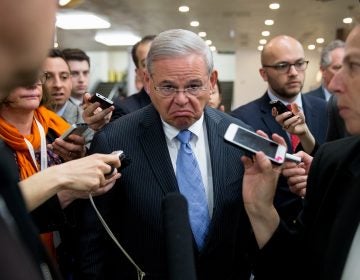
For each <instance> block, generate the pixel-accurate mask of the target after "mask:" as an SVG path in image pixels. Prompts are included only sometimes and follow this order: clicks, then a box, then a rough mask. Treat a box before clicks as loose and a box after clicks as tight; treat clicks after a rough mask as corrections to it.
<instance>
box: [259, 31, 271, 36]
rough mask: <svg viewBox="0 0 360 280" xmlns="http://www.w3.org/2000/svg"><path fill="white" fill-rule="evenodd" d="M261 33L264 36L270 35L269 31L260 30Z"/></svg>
mask: <svg viewBox="0 0 360 280" xmlns="http://www.w3.org/2000/svg"><path fill="white" fill-rule="evenodd" d="M261 35H262V36H264V37H267V36H270V31H263V32H261Z"/></svg>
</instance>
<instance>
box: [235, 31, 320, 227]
mask: <svg viewBox="0 0 360 280" xmlns="http://www.w3.org/2000/svg"><path fill="white" fill-rule="evenodd" d="M261 64H262V67H261V68H260V70H259V72H260V75H261V77H262V78H263V80H264V81H265V82H267V84H268V89H267V91H266V92H265V94H264V95H263V96H261V97H260V98H258V99H256V100H254V101H251V102H249V103H248V104H245V105H242V106H240V107H238V108H237V109H235V110H233V111H232V112H231V115H233V116H234V117H236V118H239V119H241V120H242V121H244V122H245V123H247V124H248V125H250V126H252V127H253V128H254V129H256V130H257V129H260V130H262V131H264V132H265V133H266V134H267V135H272V134H273V133H277V134H278V135H280V136H282V137H283V138H284V139H286V144H287V147H288V153H293V152H294V151H296V149H304V150H305V151H307V152H308V153H312V152H314V151H315V150H316V148H315V147H316V146H317V144H316V143H318V144H322V143H324V142H325V135H326V130H327V115H326V102H325V101H324V100H321V99H319V98H315V97H313V96H308V95H304V94H302V93H301V90H302V87H303V84H304V79H305V70H306V68H307V65H308V61H307V60H306V59H305V55H304V50H303V47H302V45H301V44H300V42H298V41H297V40H296V39H294V38H292V37H289V36H284V35H281V36H277V37H275V38H273V39H272V40H270V41H269V42H268V43H267V44H266V45H265V46H264V49H263V51H262V53H261ZM271 100H280V101H281V102H283V103H284V104H285V105H290V104H291V103H293V105H296V107H297V108H298V109H299V110H300V111H301V112H302V114H303V115H304V117H305V125H306V127H305V129H303V130H302V132H301V133H298V132H296V131H295V130H291V129H292V128H293V127H289V126H288V125H287V123H286V126H285V125H280V124H279V123H278V122H277V120H276V118H274V116H273V113H272V107H271V105H270V104H269V102H270V101H271ZM295 118H297V116H296V117H295ZM290 121H291V122H292V121H293V120H289V121H287V122H290ZM295 124H296V120H295ZM289 129H290V130H291V131H290V130H289ZM288 131H289V132H291V133H293V134H296V133H297V136H298V137H299V138H300V139H299V140H300V143H299V145H298V146H296V147H295V146H293V145H294V143H293V141H291V139H292V137H293V136H292V135H291V134H290V133H289V132H288ZM275 204H276V206H277V209H278V210H279V212H280V213H281V215H282V216H283V218H284V219H285V220H288V221H290V222H292V221H293V220H294V219H295V218H296V216H297V214H298V213H299V211H300V210H301V208H302V199H301V197H299V196H298V195H296V194H293V193H292V192H291V191H290V190H289V187H288V185H287V182H286V178H284V177H281V178H280V180H279V185H278V192H277V195H276V201H275Z"/></svg>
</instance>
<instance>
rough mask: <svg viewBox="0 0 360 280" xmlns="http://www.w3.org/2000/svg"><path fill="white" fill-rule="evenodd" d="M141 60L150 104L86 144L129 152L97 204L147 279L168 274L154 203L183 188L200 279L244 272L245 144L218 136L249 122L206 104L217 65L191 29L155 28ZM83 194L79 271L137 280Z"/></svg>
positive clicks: (249, 239) (247, 241)
mask: <svg viewBox="0 0 360 280" xmlns="http://www.w3.org/2000/svg"><path fill="white" fill-rule="evenodd" d="M146 68H147V70H146V71H145V73H144V82H145V89H146V92H148V94H149V96H150V99H151V104H150V105H148V106H146V107H144V108H142V109H140V110H138V111H136V112H133V113H131V114H128V115H126V116H123V117H121V118H119V119H117V120H115V121H113V122H110V123H109V124H108V125H107V126H105V127H104V128H103V129H102V130H101V131H99V132H98V133H97V134H96V135H95V137H94V139H93V142H92V144H91V147H90V152H92V153H98V152H105V153H107V152H111V151H112V150H119V149H121V150H123V151H124V152H125V153H126V154H127V155H128V156H129V158H130V159H131V164H130V165H129V166H128V167H126V168H125V169H124V170H123V171H122V176H121V179H120V180H119V181H117V183H116V185H115V186H114V188H113V191H112V192H111V193H108V194H107V195H105V196H104V197H102V198H100V199H96V201H95V204H96V205H97V206H98V208H99V211H100V213H101V214H102V215H103V217H104V220H105V221H106V222H107V223H108V224H109V227H110V229H111V230H112V231H113V232H114V234H115V236H116V238H117V239H118V241H119V242H120V244H121V245H123V246H124V248H125V249H126V251H127V252H128V253H129V255H130V257H131V258H132V259H133V260H134V262H135V263H136V264H137V265H138V267H140V268H141V270H142V271H144V272H145V273H146V276H145V278H144V279H169V275H168V267H167V263H166V250H165V247H166V246H165V233H164V229H163V227H162V223H163V221H162V209H161V204H162V200H163V199H164V198H165V196H166V195H167V194H168V193H173V192H175V193H179V192H180V193H181V194H183V195H184V196H185V197H186V198H187V201H188V205H189V215H190V224H191V230H192V233H193V248H194V252H195V253H194V254H195V266H196V270H197V276H198V278H197V279H198V280H203V279H206V280H211V279H249V277H250V265H249V263H250V258H251V254H249V252H248V248H249V247H251V246H252V244H253V241H254V240H253V236H252V233H251V230H250V227H249V222H248V220H247V218H246V213H245V212H244V207H243V204H242V201H241V190H240V189H239V186H240V185H241V181H242V174H243V166H242V165H241V164H240V156H241V155H243V152H242V151H241V150H240V149H238V148H236V147H235V146H233V145H231V144H230V143H227V142H225V141H224V134H225V131H226V129H227V127H228V126H229V125H230V123H237V124H238V125H242V126H245V127H247V128H249V127H248V126H247V125H245V124H244V123H243V122H242V121H240V120H238V119H236V118H232V117H231V116H229V115H227V114H225V113H223V112H221V111H219V110H217V109H213V108H210V107H208V106H207V104H208V101H209V98H210V94H211V93H212V92H213V89H214V86H215V84H216V80H217V71H216V70H214V69H213V60H212V53H211V50H210V49H209V47H208V46H207V45H206V44H205V42H204V40H203V39H201V38H200V37H199V36H198V35H196V34H195V33H193V32H190V31H187V30H179V29H176V30H169V31H165V32H162V33H160V34H159V35H158V36H156V38H155V39H154V41H153V42H152V45H151V48H150V51H149V53H148V56H147V66H146ZM185 138H187V139H185ZM189 138H190V139H189ZM185 154H187V155H189V156H191V157H192V161H191V163H190V162H188V160H189V158H188V157H187V156H186V155H185ZM185 163H188V164H185ZM189 167H190V170H188V169H189ZM185 170H187V172H185ZM193 179H197V181H196V183H195V184H193ZM190 185H191V187H192V188H190ZM187 187H188V188H187ZM192 195H193V196H192ZM195 195H196V198H195ZM85 203H87V204H88V205H87V207H85V209H84V212H83V213H82V215H83V217H84V221H85V222H84V226H83V228H82V237H81V240H80V241H79V244H80V248H79V250H78V251H79V252H81V254H82V256H81V257H80V259H81V260H82V263H81V264H80V265H79V267H80V268H81V270H82V271H81V274H80V275H79V276H78V278H79V279H136V269H135V267H134V266H133V265H132V264H131V263H130V261H129V260H128V259H127V258H126V257H125V256H124V254H123V253H122V252H121V251H120V250H119V248H117V247H116V245H115V244H114V243H113V241H112V240H110V239H109V238H108V236H107V233H106V232H105V230H104V228H103V226H102V225H101V223H100V222H99V220H98V218H97V217H96V214H95V212H94V211H93V209H92V208H91V205H90V204H89V203H88V202H85ZM194 213H195V214H196V213H197V214H199V216H200V217H201V219H196V215H193V214H194ZM197 222H200V224H198V223H197ZM189 253H190V254H192V252H189ZM170 257H171V256H170ZM184 261H185V260H184Z"/></svg>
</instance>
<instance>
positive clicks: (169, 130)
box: [161, 113, 204, 142]
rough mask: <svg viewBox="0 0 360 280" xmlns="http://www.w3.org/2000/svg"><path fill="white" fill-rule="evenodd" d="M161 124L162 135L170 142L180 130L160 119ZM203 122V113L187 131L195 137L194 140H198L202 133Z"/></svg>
mask: <svg viewBox="0 0 360 280" xmlns="http://www.w3.org/2000/svg"><path fill="white" fill-rule="evenodd" d="M161 122H162V124H163V128H164V133H165V136H166V138H167V139H168V140H169V141H170V142H172V141H173V140H174V138H176V136H177V135H178V134H179V132H180V130H179V129H177V128H176V127H173V126H171V125H170V124H168V123H167V122H165V121H164V120H163V119H161ZM203 122H204V113H202V114H201V117H200V119H198V120H197V121H196V122H194V123H193V124H192V125H191V126H190V127H189V128H188V130H189V131H191V132H192V133H193V134H194V135H195V136H196V139H199V137H200V134H201V132H202V131H203Z"/></svg>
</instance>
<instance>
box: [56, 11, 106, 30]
mask: <svg viewBox="0 0 360 280" xmlns="http://www.w3.org/2000/svg"><path fill="white" fill-rule="evenodd" d="M56 26H57V27H59V28H62V29H104V28H109V27H110V26H111V24H110V23H109V22H108V21H106V20H104V19H103V18H100V17H98V16H96V15H94V14H90V13H84V12H80V13H79V12H74V13H58V14H57V15H56Z"/></svg>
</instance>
